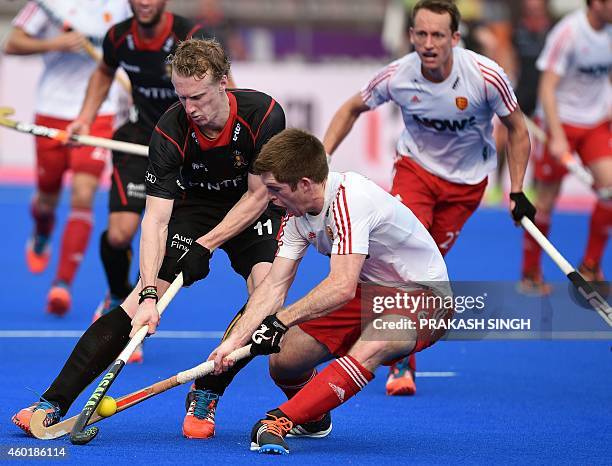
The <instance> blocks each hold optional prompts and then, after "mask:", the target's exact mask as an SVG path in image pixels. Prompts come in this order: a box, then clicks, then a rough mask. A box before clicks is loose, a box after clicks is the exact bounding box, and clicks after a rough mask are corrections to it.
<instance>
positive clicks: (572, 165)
mask: <svg viewBox="0 0 612 466" xmlns="http://www.w3.org/2000/svg"><path fill="white" fill-rule="evenodd" d="M525 123H526V124H527V129H528V130H529V132H530V133H531V134H532V135H533V137H534V138H536V139H537V140H538V141H540V142H541V143H543V144H546V143H547V142H548V137H547V135H546V133H545V132H544V131H543V130H542V128H540V127H539V126H538V125H536V124H535V123H534V121H533V120H531V119H530V118H529V117H527V116H525ZM559 162H561V165H563V166H564V167H565V168H566V169H567V171H569V172H570V173H572V174H574V176H576V178H578V179H579V180H580V181H581V182H583V183H584V184H586V185H587V186H588V187H590V188H591V189H593V190H594V191H595V194H596V195H597V197H599V198H600V199H603V200H610V199H611V198H612V190H610V189H609V188H601V189H596V188H595V186H593V184H594V180H593V175H592V174H591V172H590V171H589V170H588V169H587V168H586V167H585V166H584V165H582V164H581V163H580V162H579V161H578V160H577V159H576V157H575V156H574V155H573V154H571V153H569V152H567V153H566V154H564V155H563V157H561V159H560V160H559Z"/></svg>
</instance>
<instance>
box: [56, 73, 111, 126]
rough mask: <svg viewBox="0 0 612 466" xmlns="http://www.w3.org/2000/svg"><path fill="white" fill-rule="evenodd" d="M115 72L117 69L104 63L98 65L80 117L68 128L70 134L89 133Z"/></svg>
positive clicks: (88, 86)
mask: <svg viewBox="0 0 612 466" xmlns="http://www.w3.org/2000/svg"><path fill="white" fill-rule="evenodd" d="M115 71H116V69H113V68H111V67H109V66H108V65H107V64H106V63H104V62H103V61H100V63H98V67H97V68H96V69H95V71H94V72H93V73H92V75H91V77H90V78H89V83H88V84H87V92H86V94H85V99H84V100H83V105H82V106H81V111H80V112H79V116H78V117H77V118H76V120H74V121H73V122H72V123H71V124H70V125H68V127H67V128H66V130H67V131H68V133H69V134H88V133H89V127H90V126H91V124H92V123H93V121H94V120H95V118H96V115H97V114H98V110H99V109H100V107H101V106H102V103H103V102H104V100H105V99H106V96H107V95H108V92H109V91H110V88H111V85H112V84H113V79H114V77H115Z"/></svg>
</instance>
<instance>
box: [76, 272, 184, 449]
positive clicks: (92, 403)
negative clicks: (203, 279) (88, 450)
mask: <svg viewBox="0 0 612 466" xmlns="http://www.w3.org/2000/svg"><path fill="white" fill-rule="evenodd" d="M181 286H183V274H182V273H179V274H178V276H177V277H176V278H175V279H174V281H173V282H172V284H171V285H170V286H169V287H168V289H167V290H166V292H165V293H164V295H163V296H162V297H161V299H160V300H159V302H158V303H157V312H159V315H160V316H161V315H162V313H163V312H164V311H165V310H166V307H167V306H168V304H169V303H170V301H171V300H172V298H174V296H175V295H176V293H178V290H180V289H181ZM147 332H148V326H146V325H145V326H143V327H141V328H140V329H138V331H137V332H136V334H135V335H134V336H133V337H132V338H131V339H130V341H129V342H128V344H127V346H126V347H125V349H124V350H123V351H122V352H121V353H120V354H119V357H118V358H117V359H116V360H115V362H114V363H113V365H112V366H111V368H110V369H109V370H108V372H106V374H105V375H104V377H102V380H101V381H100V383H99V384H98V386H97V387H96V389H95V390H94V391H93V393H92V394H91V396H90V397H89V400H88V401H87V403H85V406H84V407H83V409H82V410H81V413H80V414H79V415H78V417H77V419H76V420H75V421H74V426H73V427H72V431H71V433H70V441H71V442H72V443H73V444H74V445H85V444H86V443H89V442H90V441H91V440H93V438H94V437H95V436H96V435H98V428H97V427H95V426H94V427H89V428H88V429H85V427H86V426H87V424H88V423H89V420H90V419H91V417H92V416H93V414H94V412H95V411H96V408H97V407H98V405H99V404H100V401H101V400H102V398H103V397H104V394H105V393H106V392H107V391H108V389H109V388H110V386H111V385H112V383H113V382H114V381H115V379H116V378H117V376H118V375H119V373H120V372H121V369H123V367H124V366H125V364H126V362H127V360H128V359H129V358H130V356H131V355H132V353H133V352H134V350H135V349H136V347H137V346H138V345H139V344H140V343H142V340H144V339H145V337H146V336H147Z"/></svg>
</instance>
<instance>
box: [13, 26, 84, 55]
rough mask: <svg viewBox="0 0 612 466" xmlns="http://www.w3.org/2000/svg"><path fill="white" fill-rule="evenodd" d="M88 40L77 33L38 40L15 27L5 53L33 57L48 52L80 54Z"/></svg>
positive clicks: (71, 32)
mask: <svg viewBox="0 0 612 466" xmlns="http://www.w3.org/2000/svg"><path fill="white" fill-rule="evenodd" d="M85 41H86V38H85V36H84V35H83V34H80V33H79V32H76V31H70V32H64V33H62V34H59V35H57V36H55V37H53V38H51V39H37V38H36V37H32V36H30V35H29V34H28V33H26V32H25V31H24V30H23V29H22V28H20V27H15V28H13V30H12V31H11V33H10V35H9V37H8V39H7V40H6V43H5V45H4V53H6V54H9V55H33V54H37V53H46V52H79V51H81V50H82V49H83V46H84V45H85Z"/></svg>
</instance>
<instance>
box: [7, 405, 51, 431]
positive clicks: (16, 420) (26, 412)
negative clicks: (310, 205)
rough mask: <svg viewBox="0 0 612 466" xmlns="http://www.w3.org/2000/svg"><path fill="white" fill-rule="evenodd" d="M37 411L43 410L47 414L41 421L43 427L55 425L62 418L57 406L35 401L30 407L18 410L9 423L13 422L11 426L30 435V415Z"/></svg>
mask: <svg viewBox="0 0 612 466" xmlns="http://www.w3.org/2000/svg"><path fill="white" fill-rule="evenodd" d="M39 409H44V410H45V412H46V413H47V415H46V416H45V420H44V421H43V425H44V426H45V427H49V426H52V425H53V424H57V423H58V422H59V421H60V419H61V418H62V415H61V413H60V409H59V406H57V405H55V404H54V403H51V402H50V401H37V402H36V403H34V404H33V405H32V406H29V407H28V408H23V409H22V410H20V411H19V412H18V413H17V414H15V415H14V416H13V417H12V419H11V421H13V424H15V425H16V426H17V427H19V428H20V429H21V430H23V431H24V432H25V433H26V434H28V435H32V432H30V419H32V414H34V411H37V410H39Z"/></svg>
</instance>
